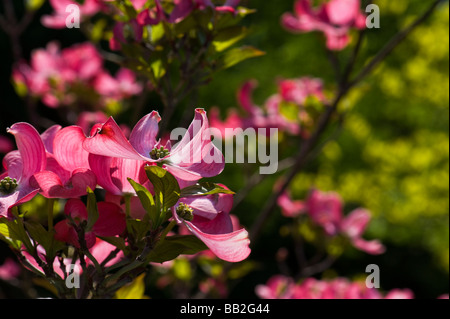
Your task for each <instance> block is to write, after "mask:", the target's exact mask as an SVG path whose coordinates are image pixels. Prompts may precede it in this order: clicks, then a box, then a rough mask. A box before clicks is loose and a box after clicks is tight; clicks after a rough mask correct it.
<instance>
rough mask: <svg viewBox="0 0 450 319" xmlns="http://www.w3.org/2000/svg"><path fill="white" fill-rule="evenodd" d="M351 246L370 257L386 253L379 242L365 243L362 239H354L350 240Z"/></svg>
mask: <svg viewBox="0 0 450 319" xmlns="http://www.w3.org/2000/svg"><path fill="white" fill-rule="evenodd" d="M352 245H353V246H354V247H355V248H357V249H359V250H361V251H364V252H366V253H368V254H371V255H380V254H383V253H384V252H385V251H386V247H384V245H383V244H382V243H381V242H380V241H379V240H376V239H375V240H370V241H367V240H365V239H362V238H354V239H353V240H352Z"/></svg>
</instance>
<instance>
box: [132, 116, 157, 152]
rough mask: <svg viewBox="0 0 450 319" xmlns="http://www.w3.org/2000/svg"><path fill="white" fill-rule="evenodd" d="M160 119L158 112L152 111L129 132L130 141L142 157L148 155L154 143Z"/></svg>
mask: <svg viewBox="0 0 450 319" xmlns="http://www.w3.org/2000/svg"><path fill="white" fill-rule="evenodd" d="M160 121H161V116H159V113H158V112H156V111H153V112H152V113H150V114H147V115H146V116H144V117H143V118H142V119H141V120H140V121H139V122H138V123H137V124H136V126H135V127H134V128H133V131H132V132H131V135H130V143H131V145H133V147H134V149H135V150H136V151H137V152H138V153H139V154H141V155H142V156H143V157H149V156H150V155H149V154H150V152H151V151H152V149H153V148H154V147H155V145H156V136H157V135H158V123H159V122H160Z"/></svg>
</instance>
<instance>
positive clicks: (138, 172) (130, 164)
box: [89, 154, 147, 195]
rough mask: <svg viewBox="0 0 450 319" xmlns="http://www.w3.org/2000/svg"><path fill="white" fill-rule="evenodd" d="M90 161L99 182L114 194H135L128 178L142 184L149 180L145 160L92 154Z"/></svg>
mask: <svg viewBox="0 0 450 319" xmlns="http://www.w3.org/2000/svg"><path fill="white" fill-rule="evenodd" d="M89 163H90V166H91V169H92V171H93V172H94V173H95V175H96V176H97V178H98V184H99V185H100V186H101V187H103V188H104V189H105V190H107V191H108V192H110V193H112V194H114V195H123V194H125V193H128V194H135V191H134V189H133V188H132V186H131V185H130V183H129V182H128V178H131V179H133V180H134V181H136V182H138V183H141V184H143V183H145V182H146V180H147V177H146V175H145V171H144V165H145V162H144V161H136V160H130V159H122V158H112V157H106V156H100V155H94V154H91V155H90V156H89Z"/></svg>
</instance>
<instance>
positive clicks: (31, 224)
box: [24, 220, 53, 253]
mask: <svg viewBox="0 0 450 319" xmlns="http://www.w3.org/2000/svg"><path fill="white" fill-rule="evenodd" d="M24 224H25V227H26V229H27V231H28V233H29V234H30V236H31V238H32V239H34V240H35V241H37V242H38V243H39V244H40V245H41V246H42V247H44V249H45V251H46V252H47V253H48V251H49V250H50V246H51V245H52V242H53V234H52V233H50V232H48V231H47V230H46V229H45V228H44V226H42V225H41V224H39V223H38V222H37V221H34V220H29V221H26V222H25V223H24Z"/></svg>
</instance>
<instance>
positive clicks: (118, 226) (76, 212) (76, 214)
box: [55, 199, 126, 249]
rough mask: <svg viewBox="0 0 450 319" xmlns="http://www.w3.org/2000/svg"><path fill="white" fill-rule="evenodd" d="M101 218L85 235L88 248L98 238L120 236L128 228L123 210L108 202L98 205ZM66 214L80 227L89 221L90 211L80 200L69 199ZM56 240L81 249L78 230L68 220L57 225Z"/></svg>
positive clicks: (65, 208) (65, 209)
mask: <svg viewBox="0 0 450 319" xmlns="http://www.w3.org/2000/svg"><path fill="white" fill-rule="evenodd" d="M98 212H99V217H98V219H97V221H96V222H95V224H94V226H93V227H92V229H91V230H89V231H88V232H86V233H85V240H86V247H87V248H88V249H89V248H91V247H93V246H94V244H95V242H96V237H97V236H100V237H112V236H116V235H120V234H121V233H122V232H123V231H124V230H125V228H126V221H125V214H124V212H123V211H122V209H121V208H120V207H119V206H117V205H115V204H113V203H108V202H100V203H98ZM64 213H65V215H66V216H68V217H70V218H71V219H72V220H73V221H74V222H75V223H76V224H77V225H78V226H81V224H82V223H83V222H86V221H87V220H88V211H87V208H86V206H85V205H84V203H83V202H82V201H81V200H79V199H69V200H68V201H67V203H66V206H65V207H64ZM55 239H57V240H59V241H63V242H66V243H69V244H71V245H73V246H75V247H78V248H79V247H80V243H79V237H78V234H77V231H76V229H75V228H74V227H73V226H72V225H71V223H70V222H69V220H68V219H66V220H63V221H60V222H59V223H57V224H56V225H55Z"/></svg>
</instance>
